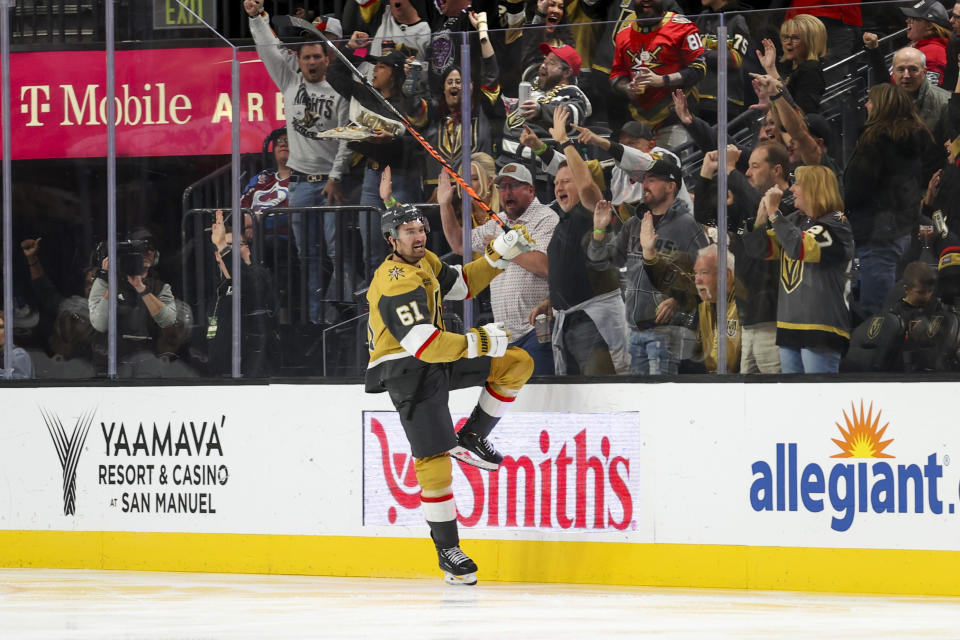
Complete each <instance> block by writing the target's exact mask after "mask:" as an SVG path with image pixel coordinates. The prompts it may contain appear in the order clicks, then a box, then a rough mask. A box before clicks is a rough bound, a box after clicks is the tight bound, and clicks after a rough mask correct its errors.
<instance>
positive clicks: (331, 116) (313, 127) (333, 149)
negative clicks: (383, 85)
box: [250, 15, 350, 179]
mask: <svg viewBox="0 0 960 640" xmlns="http://www.w3.org/2000/svg"><path fill="white" fill-rule="evenodd" d="M250 32H251V33H252V34H253V40H254V42H256V43H257V53H258V54H259V55H260V59H261V60H263V65H264V66H265V67H266V68H267V72H268V73H269V74H270V77H271V78H272V79H273V81H274V82H275V83H276V85H277V88H278V89H280V91H281V93H283V108H284V113H285V115H286V120H287V134H288V139H289V143H290V160H289V162H288V164H289V166H290V168H291V169H294V170H296V171H299V172H301V173H307V174H313V173H322V174H324V175H330V176H332V177H334V178H338V179H339V178H340V177H341V176H342V175H343V173H344V172H345V170H346V167H347V162H348V161H349V159H350V151H349V150H348V149H347V143H346V142H345V141H343V140H333V139H323V140H318V139H316V138H315V137H314V136H315V135H316V134H318V133H320V132H321V131H327V130H328V129H334V128H336V127H342V126H346V125H347V124H349V122H350V120H349V118H348V115H347V101H346V100H345V99H344V98H343V97H342V96H341V95H340V94H339V93H337V92H336V91H334V90H333V87H331V86H330V83H329V82H327V81H326V80H324V81H322V82H307V81H306V80H304V78H303V75H302V74H301V73H300V66H299V63H298V62H297V55H296V53H295V52H294V51H292V50H290V49H289V48H287V47H285V46H283V45H282V43H281V42H280V40H279V39H278V38H277V36H276V35H274V34H273V32H272V31H271V30H270V22H269V19H268V18H266V17H264V16H263V15H260V16H258V17H256V18H251V19H250Z"/></svg>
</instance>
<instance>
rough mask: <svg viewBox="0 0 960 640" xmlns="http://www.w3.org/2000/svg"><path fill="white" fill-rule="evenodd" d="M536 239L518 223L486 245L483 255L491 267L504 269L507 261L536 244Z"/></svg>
mask: <svg viewBox="0 0 960 640" xmlns="http://www.w3.org/2000/svg"><path fill="white" fill-rule="evenodd" d="M536 244H537V243H536V241H535V240H534V239H533V238H531V237H530V234H529V233H527V229H526V228H525V227H524V226H523V225H522V224H518V225H517V226H515V227H514V228H513V229H511V230H510V231H507V232H506V233H504V234H502V235H499V236H497V237H496V238H494V239H493V241H491V242H490V244H488V245H487V252H486V254H484V255H485V257H486V259H487V262H488V263H490V266H491V267H496V268H497V269H506V268H507V261H509V260H513V259H514V258H516V257H517V256H518V255H520V254H521V253H525V252H527V251H530V249H533V247H534V246H536Z"/></svg>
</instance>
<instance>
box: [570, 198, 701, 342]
mask: <svg viewBox="0 0 960 640" xmlns="http://www.w3.org/2000/svg"><path fill="white" fill-rule="evenodd" d="M641 221H642V217H640V216H635V217H633V218H630V219H629V220H627V222H626V223H625V224H624V225H623V229H621V230H620V233H617V234H612V233H610V234H607V235H606V236H605V237H604V239H603V241H601V242H597V241H596V240H592V239H591V240H590V242H589V243H588V244H587V265H588V266H589V267H590V268H591V269H597V270H603V269H607V268H609V266H610V265H611V264H613V265H614V266H617V267H624V266H625V267H626V292H625V293H626V307H627V324H628V325H629V326H630V328H631V329H639V330H642V329H648V328H650V327H652V326H653V325H654V321H653V319H654V317H655V316H656V315H657V311H656V309H657V305H658V304H660V302H661V301H662V300H663V299H664V296H663V294H662V293H660V292H659V291H658V290H657V287H655V286H654V285H653V283H652V282H651V281H650V277H649V276H648V275H647V272H646V270H645V269H644V268H643V248H642V247H641V246H640V223H641ZM655 224H656V231H657V253H659V254H660V257H661V259H666V260H675V259H676V257H677V254H678V253H687V254H689V255H690V256H691V258H696V253H697V250H698V249H700V248H701V247H705V246H707V236H706V235H705V234H704V233H703V229H702V228H701V227H700V225H699V224H698V223H697V221H696V220H694V218H693V213H692V212H691V211H690V208H689V207H688V206H687V204H686V203H685V202H683V201H682V200H674V202H673V204H671V205H670V207H669V208H668V209H667V211H666V212H665V213H664V214H663V215H662V216H660V217H659V220H656V222H655ZM591 235H592V234H591ZM691 262H692V260H691Z"/></svg>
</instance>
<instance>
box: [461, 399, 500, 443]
mask: <svg viewBox="0 0 960 640" xmlns="http://www.w3.org/2000/svg"><path fill="white" fill-rule="evenodd" d="M498 422H500V418H494V417H493V416H491V415H490V414H488V413H487V412H486V411H484V410H483V409H481V408H480V407H479V406H477V407H474V408H473V413H471V414H470V417H469V418H467V422H466V423H465V424H464V425H463V431H464V433H475V434H477V435H478V436H480V437H481V438H486V437H487V436H489V435H490V432H491V431H493V428H494V427H495V426H497V423H498Z"/></svg>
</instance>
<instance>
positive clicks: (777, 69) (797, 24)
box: [757, 13, 827, 113]
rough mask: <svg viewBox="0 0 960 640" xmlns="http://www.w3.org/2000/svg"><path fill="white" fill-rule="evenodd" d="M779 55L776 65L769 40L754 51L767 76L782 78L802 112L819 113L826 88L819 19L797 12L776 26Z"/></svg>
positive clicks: (824, 37) (823, 38)
mask: <svg viewBox="0 0 960 640" xmlns="http://www.w3.org/2000/svg"><path fill="white" fill-rule="evenodd" d="M780 42H781V43H782V45H783V55H782V56H780V60H779V64H778V63H777V50H776V47H775V46H774V44H773V41H771V40H769V39H765V40H764V41H763V51H757V56H758V57H759V58H760V63H761V64H762V65H763V68H764V70H765V71H766V72H767V75H770V76H772V77H774V78H780V77H781V76H784V78H785V79H784V84H785V85H786V87H787V89H789V90H790V95H792V96H793V99H794V100H795V101H796V103H797V106H799V107H800V108H801V109H803V112H804V113H819V112H820V100H821V98H823V92H824V90H825V89H826V81H825V80H824V78H823V56H824V55H826V53H827V29H826V27H824V26H823V22H821V21H820V19H819V18H816V17H814V16H811V15H808V14H806V13H800V14H797V15H795V16H794V17H792V18H790V19H789V20H786V21H785V22H784V23H783V24H782V25H780Z"/></svg>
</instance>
